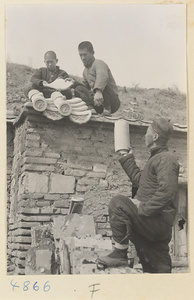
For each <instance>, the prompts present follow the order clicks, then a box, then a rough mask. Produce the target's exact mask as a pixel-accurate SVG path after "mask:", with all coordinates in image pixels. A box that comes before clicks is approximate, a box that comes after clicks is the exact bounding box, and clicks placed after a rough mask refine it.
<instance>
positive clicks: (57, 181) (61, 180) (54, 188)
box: [49, 174, 75, 194]
mask: <svg viewBox="0 0 194 300" xmlns="http://www.w3.org/2000/svg"><path fill="white" fill-rule="evenodd" d="M74 187H75V178H74V177H73V176H65V175H60V174H52V175H51V185H50V191H49V193H69V194H72V193H74Z"/></svg>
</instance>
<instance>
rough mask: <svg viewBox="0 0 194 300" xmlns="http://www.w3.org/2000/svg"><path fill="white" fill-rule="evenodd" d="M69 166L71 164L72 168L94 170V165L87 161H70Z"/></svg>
mask: <svg viewBox="0 0 194 300" xmlns="http://www.w3.org/2000/svg"><path fill="white" fill-rule="evenodd" d="M68 166H69V168H72V169H80V170H92V165H91V164H88V163H87V162H85V163H80V162H77V163H71V162H68Z"/></svg>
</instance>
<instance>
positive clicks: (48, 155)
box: [45, 152, 60, 158]
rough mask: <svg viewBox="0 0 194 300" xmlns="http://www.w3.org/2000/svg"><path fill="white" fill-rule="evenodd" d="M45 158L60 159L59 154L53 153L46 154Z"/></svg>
mask: <svg viewBox="0 0 194 300" xmlns="http://www.w3.org/2000/svg"><path fill="white" fill-rule="evenodd" d="M45 157H50V158H60V154H59V153H54V152H46V153H45Z"/></svg>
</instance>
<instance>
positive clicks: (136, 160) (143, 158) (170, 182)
mask: <svg viewBox="0 0 194 300" xmlns="http://www.w3.org/2000/svg"><path fill="white" fill-rule="evenodd" d="M186 12H187V11H186V5H185V4H157V5H156V4H146V5H143V4H141V5H140V4H139V5H135V4H133V5H132V4H122V3H121V4H119V3H118V4H87V3H85V4H7V5H6V8H5V18H6V31H5V48H6V156H7V157H6V159H7V161H6V165H7V166H6V174H7V200H6V210H7V214H6V230H7V242H6V252H7V255H6V276H8V277H10V278H11V279H10V280H11V288H12V290H13V291H14V290H19V289H23V291H27V290H28V289H29V290H30V289H31V290H33V289H34V290H35V291H38V289H39V288H41V289H43V291H44V292H47V293H48V294H49V290H50V289H52V283H50V282H48V281H49V280H50V279H49V280H45V282H43V281H42V283H41V284H42V286H41V287H40V285H39V286H38V283H36V282H38V279H39V278H41V276H40V275H44V276H48V275H57V276H58V275H60V279H61V277H65V276H66V277H68V278H69V277H70V276H72V275H84V276H85V275H89V276H90V279H91V280H92V276H94V275H106V277H107V278H109V277H110V278H112V277H111V276H112V275H115V274H116V275H120V277H119V278H120V280H121V281H122V278H125V277H126V276H130V277H129V278H133V277H135V276H136V277H137V278H141V277H142V278H143V277H145V276H148V275H149V274H152V276H153V274H163V275H165V274H167V275H168V276H170V274H172V275H173V274H180V273H181V274H183V273H186V274H188V273H190V264H189V261H190V259H189V258H190V251H189V232H190V227H189V224H190V220H189V218H188V165H187V164H188V138H187V135H188V102H187V100H188V91H187V87H188V82H187V28H186V17H187V14H186ZM19 275H23V276H24V277H22V276H19ZM31 275H33V276H31ZM172 275H171V276H172ZM13 276H17V283H16V280H15V281H14V277H13ZM18 276H19V277H18ZM29 276H31V277H29ZM28 277H29V278H32V279H30V281H27V280H28V279H26V281H25V278H28ZM75 277H76V278H77V279H78V280H79V276H75ZM80 277H81V276H80ZM100 277H101V276H98V277H97V278H100ZM18 278H24V279H23V281H21V280H20V283H22V284H21V286H20V287H19V284H18V282H19V279H18ZM33 278H34V280H33ZM43 278H44V277H43ZM45 278H46V277H45ZM49 278H52V277H50V276H49ZM73 278H74V277H73ZM94 278H96V277H95V276H94ZM152 278H153V277H152ZM170 278H171V277H169V278H168V280H170ZM12 279H13V280H12ZM23 282H25V283H23ZM97 282H98V280H95V281H94V282H93V285H92V284H91V286H90V287H88V291H87V292H88V298H87V297H86V298H85V299H90V298H93V299H95V296H97V294H98V293H99V294H98V297H100V288H101V286H100V283H97ZM17 285H18V287H17ZM37 293H38V292H37ZM115 297H116V296H115ZM118 297H119V294H118ZM53 299H54V298H53ZM56 299H59V298H56ZM66 299H73V298H66ZM78 299H81V298H78ZM99 299H108V298H104V296H103V295H102V296H101V298H99ZM114 299H116V298H114ZM118 299H126V298H121V297H120V298H118ZM139 299H140V298H139ZM145 299H148V298H145ZM149 299H156V298H154V297H153V298H149ZM158 299H159V298H158ZM166 299H168V298H166ZM169 299H170V298H169Z"/></svg>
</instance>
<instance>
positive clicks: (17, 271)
mask: <svg viewBox="0 0 194 300" xmlns="http://www.w3.org/2000/svg"><path fill="white" fill-rule="evenodd" d="M16 274H17V275H25V268H21V267H19V266H18V267H17V268H15V271H14V275H16Z"/></svg>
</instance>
